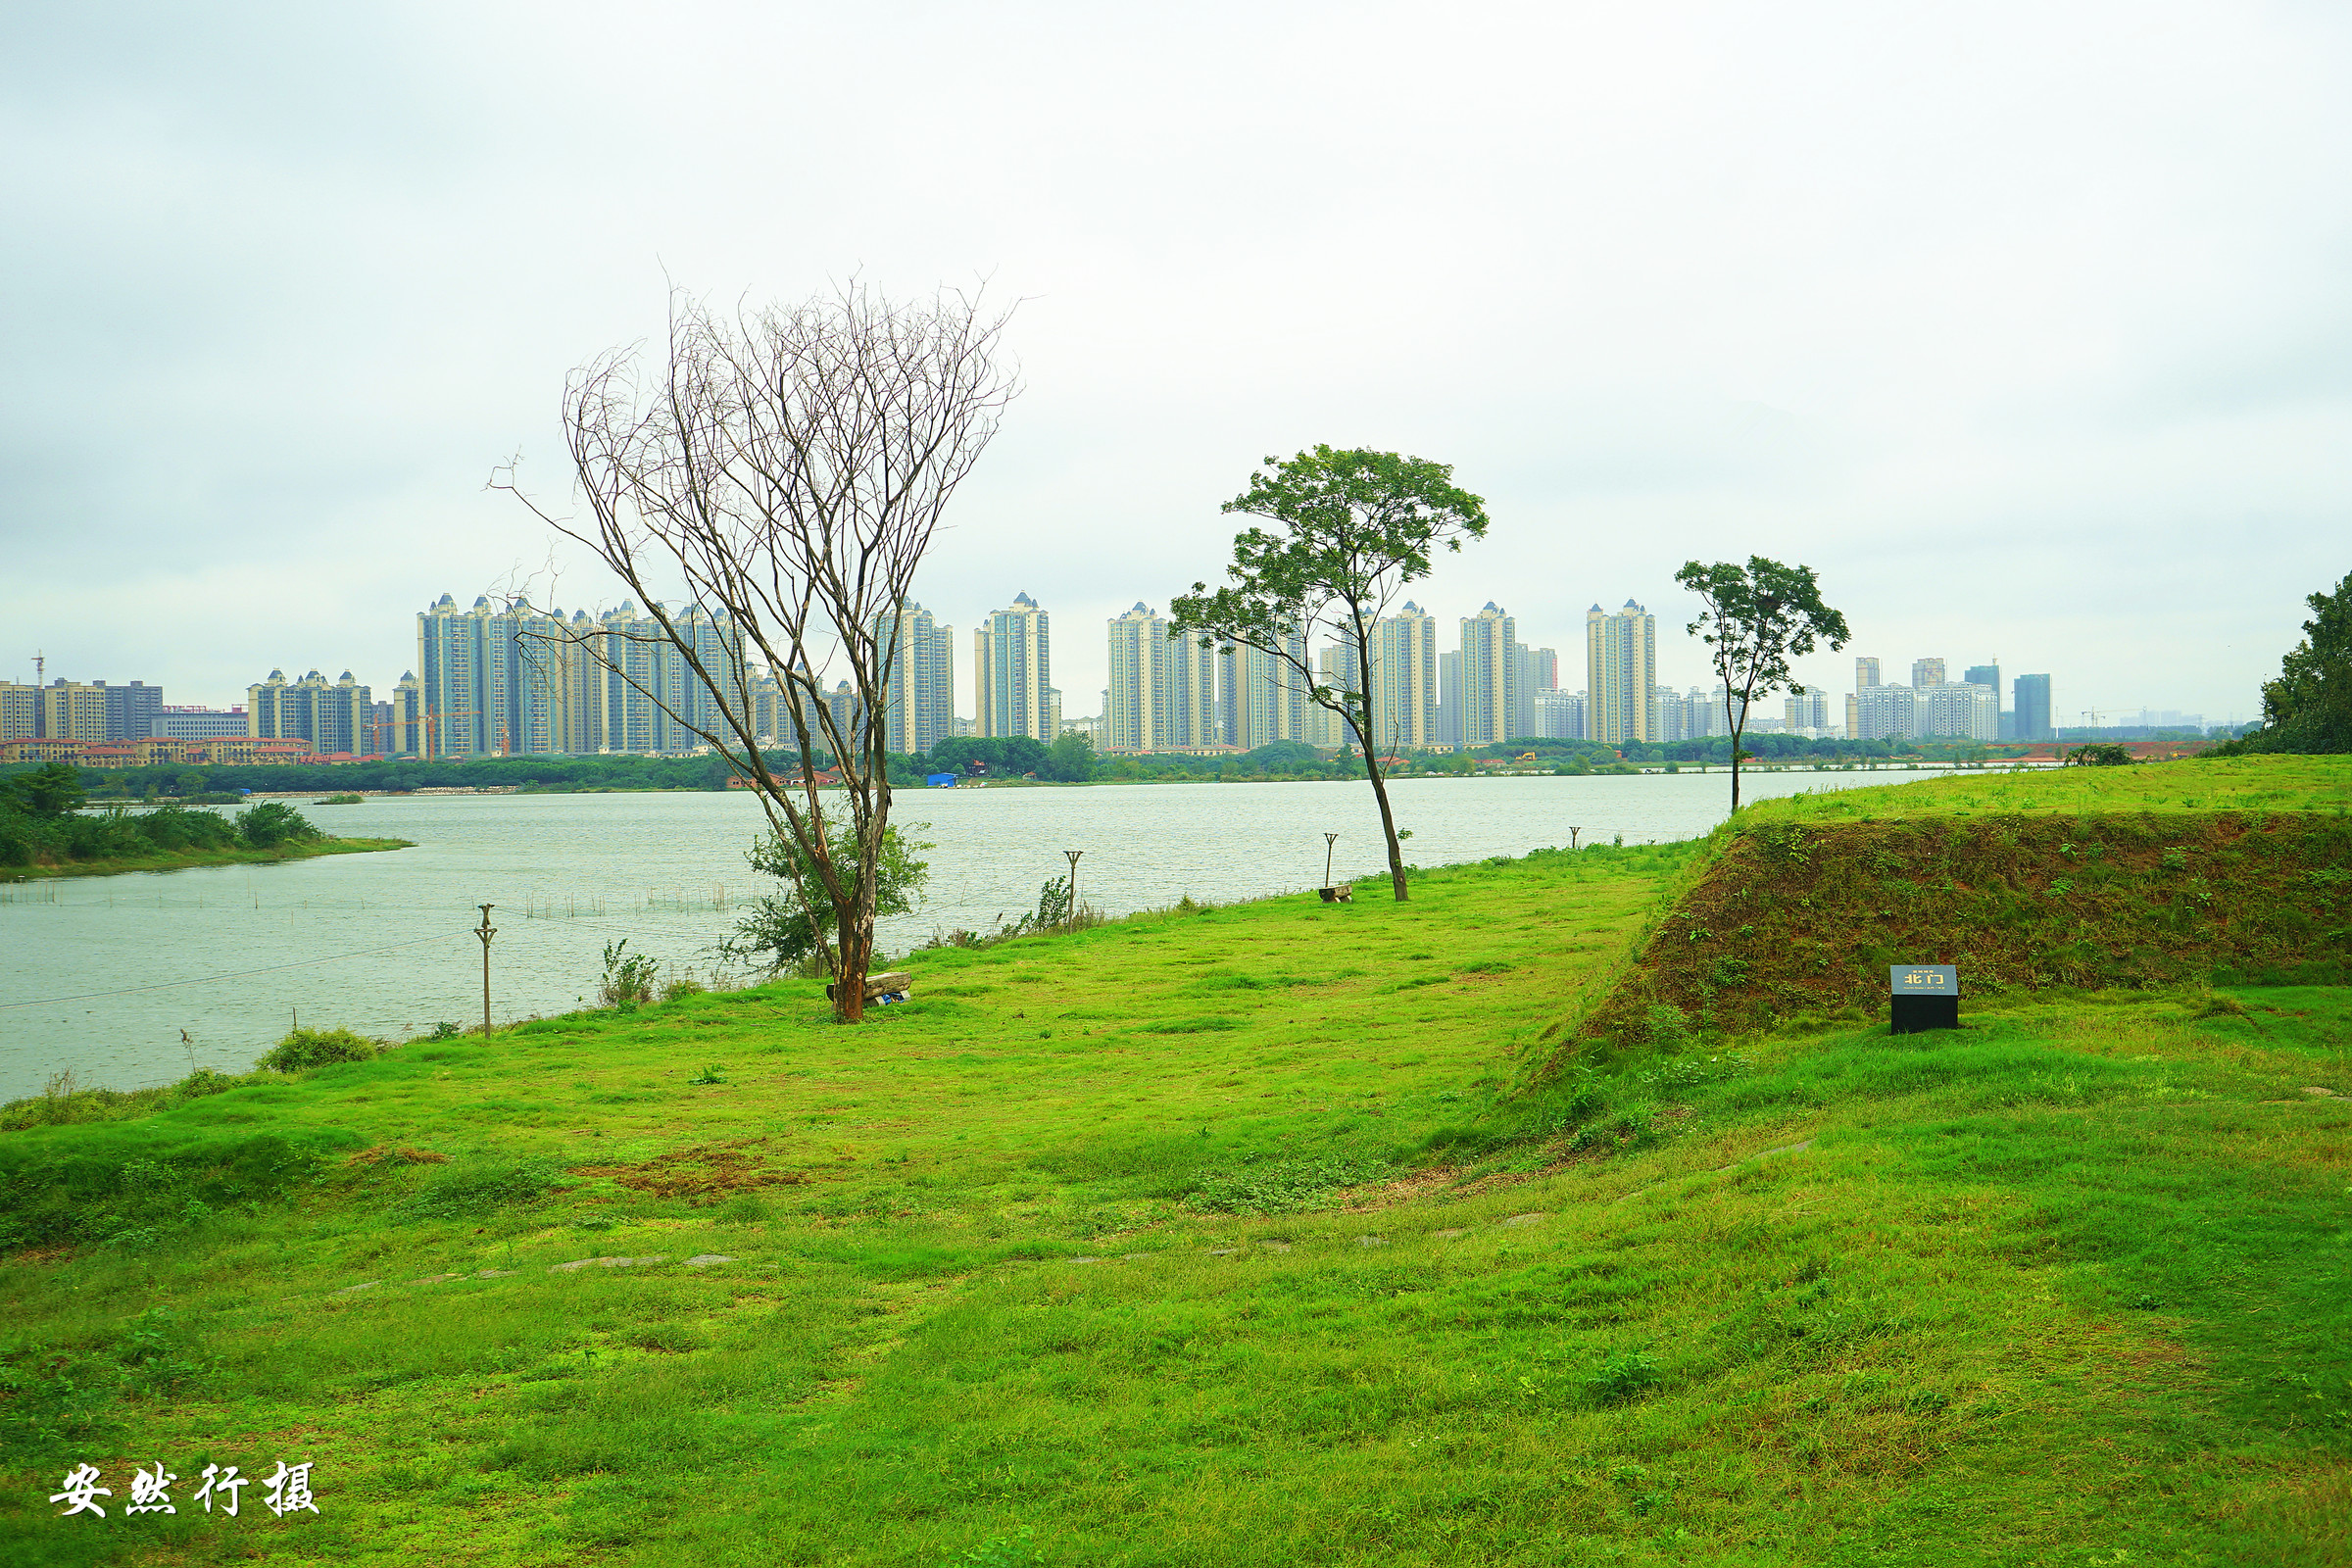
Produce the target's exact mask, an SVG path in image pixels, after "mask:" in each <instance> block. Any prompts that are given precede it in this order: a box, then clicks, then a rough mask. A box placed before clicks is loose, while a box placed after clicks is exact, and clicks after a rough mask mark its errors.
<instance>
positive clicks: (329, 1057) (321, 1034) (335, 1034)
mask: <svg viewBox="0 0 2352 1568" xmlns="http://www.w3.org/2000/svg"><path fill="white" fill-rule="evenodd" d="M383 1050H384V1047H383V1043H382V1042H381V1041H376V1040H370V1039H368V1037H367V1036H365V1035H355V1034H353V1033H352V1032H351V1031H350V1030H348V1029H297V1030H295V1031H294V1032H293V1033H292V1034H289V1035H287V1036H286V1038H285V1039H283V1040H280V1041H279V1042H278V1043H277V1044H276V1045H274V1046H272V1047H270V1050H268V1051H267V1052H265V1053H263V1054H262V1058H261V1059H260V1060H259V1061H257V1062H255V1063H254V1065H255V1066H256V1067H260V1068H263V1069H265V1070H267V1071H270V1072H304V1071H307V1070H308V1069H310V1068H313V1067H329V1066H333V1065H334V1064H335V1063H337V1062H344V1061H373V1060H374V1059H375V1058H376V1057H377V1056H379V1055H381V1054H383Z"/></svg>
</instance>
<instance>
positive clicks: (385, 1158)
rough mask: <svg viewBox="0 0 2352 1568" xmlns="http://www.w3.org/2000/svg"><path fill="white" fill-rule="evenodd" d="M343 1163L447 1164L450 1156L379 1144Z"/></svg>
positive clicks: (424, 1150) (425, 1150) (426, 1150)
mask: <svg viewBox="0 0 2352 1568" xmlns="http://www.w3.org/2000/svg"><path fill="white" fill-rule="evenodd" d="M343 1163H344V1164H346V1165H446V1164H448V1163H449V1156H448V1155H447V1154H442V1153H436V1152H434V1151H432V1150H430V1149H408V1148H397V1149H396V1148H393V1147H392V1146H390V1145H378V1146H377V1147H376V1148H374V1149H363V1150H361V1151H360V1152H357V1153H355V1154H353V1155H351V1156H350V1157H349V1158H347V1159H346V1160H344V1161H343Z"/></svg>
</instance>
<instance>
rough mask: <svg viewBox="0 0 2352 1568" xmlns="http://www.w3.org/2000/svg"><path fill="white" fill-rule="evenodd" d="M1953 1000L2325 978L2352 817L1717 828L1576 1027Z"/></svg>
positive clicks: (2205, 815)
mask: <svg viewBox="0 0 2352 1568" xmlns="http://www.w3.org/2000/svg"><path fill="white" fill-rule="evenodd" d="M1906 963H1950V964H1957V965H1959V968H1960V975H1961V983H1962V987H1963V990H1964V992H1965V994H1966V995H1967V996H1969V997H1971V998H1976V999H1983V998H1991V997H1998V996H2000V995H2002V994H2003V993H2006V992H2011V991H2032V990H2039V989H2047V988H2052V987H2071V988H2077V989H2085V990H2097V989H2102V988H2112V987H2148V986H2167V985H2184V984H2194V983H2211V982H2213V981H2215V980H2221V981H2224V982H2229V981H2233V980H2247V981H2259V982H2262V983H2271V984H2277V983H2286V982H2294V981H2327V982H2331V983H2334V982H2340V981H2342V980H2343V979H2345V978H2346V977H2347V974H2348V972H2352V820H2348V819H2346V818H2343V817H2336V816H2324V815H2317V814H2311V813H2300V812H2278V813H2273V814H2269V815H2249V814H2240V813H2234V812H2230V813H2220V812H2197V811H2176V812H2167V813H2155V812H2134V813H2131V814H2129V815H2112V816H2086V815H2071V814H2070V815H2065V816H2050V815H2044V816H2027V815H2017V816H2007V815H1982V814H1979V815H1972V816H1968V817H1958V816H1951V815H1946V816H1941V817H1924V816H1923V817H1900V818H1896V819H1894V820H1890V821H1863V822H1854V823H1851V824H1840V825H1824V826H1818V827H1816V826H1808V825H1805V824H1803V823H1801V822H1795V821H1788V820H1781V821H1774V820H1771V819H1769V818H1764V819H1760V820H1758V821H1755V822H1752V823H1744V824H1742V825H1741V827H1740V830H1738V831H1734V832H1730V833H1726V834H1725V835H1723V836H1722V838H1721V840H1720V841H1719V843H1718V844H1717V846H1716V848H1715V851H1714V853H1713V854H1712V855H1711V856H1710V857H1709V858H1708V859H1707V861H1706V863H1705V865H1704V868H1703V870H1702V871H1700V872H1699V873H1698V874H1697V876H1696V877H1695V878H1694V880H1693V881H1692V882H1691V886H1690V887H1689V888H1687V889H1686V890H1685V891H1684V893H1683V894H1682V896H1681V897H1680V898H1679V899H1677V900H1676V901H1675V903H1674V906H1673V907H1672V910H1671V912H1670V913H1668V914H1667V915H1665V917H1664V918H1662V919H1661V920H1660V921H1659V922H1658V923H1657V925H1656V926H1655V928H1654V929H1653V930H1652V931H1651V932H1650V933H1649V935H1648V936H1647V938H1646V940H1645V942H1644V943H1643V945H1642V949H1641V951H1640V953H1639V955H1638V956H1637V958H1636V961H1635V963H1634V965H1633V966H1632V968H1631V969H1630V971H1629V972H1628V973H1627V975H1626V976H1625V978H1624V979H1623V981H1622V982H1621V983H1620V984H1619V985H1618V986H1617V987H1616V988H1615V989H1614V990H1613V991H1612V992H1611V993H1610V995H1609V997H1608V1000H1607V1001H1606V1002H1605V1003H1603V1004H1602V1005H1601V1006H1600V1007H1598V1008H1597V1009H1596V1010H1595V1011H1594V1012H1593V1015H1592V1016H1591V1018H1590V1019H1589V1020H1588V1021H1587V1024H1586V1031H1587V1032H1589V1033H1595V1034H1612V1035H1617V1036H1619V1037H1631V1038H1635V1039H1647V1038H1649V1037H1650V1036H1651V1035H1653V1034H1656V1033H1658V1032H1659V1031H1661V1030H1663V1031H1665V1032H1667V1033H1669V1034H1671V1033H1674V1032H1677V1031H1679V1030H1682V1029H1685V1028H1691V1027H1696V1028H1698V1029H1700V1030H1702V1031H1704V1032H1709V1033H1714V1032H1739V1031H1744V1030H1752V1029H1756V1028H1761V1027H1767V1026H1770V1025H1772V1024H1774V1023H1776V1022H1780V1021H1783V1020H1787V1019H1790V1018H1801V1017H1806V1016H1814V1017H1848V1018H1861V1017H1865V1016H1884V1015H1885V1014H1886V1011H1887V967H1888V966H1889V965H1892V964H1906Z"/></svg>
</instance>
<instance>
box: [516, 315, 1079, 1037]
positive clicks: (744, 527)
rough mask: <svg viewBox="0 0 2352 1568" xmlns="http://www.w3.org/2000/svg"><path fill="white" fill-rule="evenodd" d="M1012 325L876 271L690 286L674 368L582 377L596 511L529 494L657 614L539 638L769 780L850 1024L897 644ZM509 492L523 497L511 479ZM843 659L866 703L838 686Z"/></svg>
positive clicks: (626, 354) (739, 769)
mask: <svg viewBox="0 0 2352 1568" xmlns="http://www.w3.org/2000/svg"><path fill="white" fill-rule="evenodd" d="M1005 319H1006V316H1005V314H998V315H994V316H990V315H984V314H983V313H982V312H981V311H980V309H979V307H978V305H977V304H976V303H975V302H974V301H973V300H970V299H967V298H964V297H962V296H958V295H953V294H944V293H943V294H941V295H940V296H938V297H937V298H935V299H932V300H928V301H922V302H918V303H916V304H913V305H900V304H894V303H892V302H890V301H888V300H885V299H883V298H881V297H880V296H878V295H876V294H874V293H873V292H872V291H870V290H868V289H866V288H864V287H862V286H859V285H851V286H848V287H845V288H842V289H839V290H837V291H835V292H834V293H832V294H829V295H821V296H819V297H817V298H815V299H812V300H809V301H808V302H806V303H804V304H800V305H795V306H789V307H781V308H776V309H771V310H767V311H762V312H759V313H757V314H752V313H739V314H737V315H734V316H721V315H718V314H715V313H713V312H711V311H710V310H708V309H706V308H705V307H704V306H702V305H701V304H700V303H698V302H695V301H692V300H689V299H687V298H686V297H684V296H683V295H679V296H675V297H673V301H672V309H671V316H670V332H669V342H668V345H667V354H666V357H665V358H664V360H663V361H662V363H660V364H658V365H656V366H655V367H653V368H652V369H651V370H650V371H648V370H647V369H645V368H642V367H641V365H640V363H639V359H638V356H637V355H636V353H635V352H633V351H629V350H615V351H613V352H612V353H609V354H606V355H604V356H602V357H600V358H598V359H596V360H595V361H593V362H591V363H590V364H589V365H587V366H585V367H583V368H580V369H578V370H575V371H573V372H572V374H571V376H570V377H569V379H568V380H567V381H566V383H565V386H564V435H565V440H566V443H567V445H568V447H569V449H570V458H571V464H572V469H573V472H574V475H575V477H576V480H577V486H578V494H579V496H580V498H581V501H582V503H583V505H584V507H585V510H586V514H587V515H586V516H585V517H583V518H579V519H576V520H575V519H573V518H569V517H558V516H555V515H550V514H549V513H548V512H546V511H544V510H542V509H541V508H540V507H538V506H537V505H535V504H533V503H531V502H530V501H529V500H528V498H522V499H523V500H524V504H525V505H526V506H529V507H530V509H531V511H532V512H533V513H534V514H535V515H538V516H539V517H540V518H541V520H543V521H544V522H546V523H547V524H548V525H549V526H550V527H551V528H553V529H555V530H556V531H557V532H558V533H561V534H563V535H564V537H566V538H569V539H571V540H574V541H576V542H577V543H579V544H582V545H584V546H586V547H587V548H588V549H589V550H590V551H592V552H593V553H594V554H595V555H596V556H597V558H598V559H599V560H601V561H602V562H603V563H604V564H606V565H607V566H609V567H611V568H612V570H613V574H614V575H615V576H616V577H618V578H619V579H620V581H621V582H622V583H623V584H624V585H625V586H626V587H627V588H628V589H629V590H630V592H631V593H632V594H633V595H634V596H635V598H636V601H637V603H639V604H640V605H643V606H644V607H645V609H646V616H645V619H644V620H643V621H641V622H638V623H637V627H636V629H633V630H629V631H626V632H612V631H600V630H589V631H586V632H584V633H574V632H571V631H569V630H568V629H567V628H566V627H565V626H564V623H562V622H559V621H555V620H553V619H552V617H551V618H547V619H543V620H540V621H538V622H537V623H536V624H537V626H538V628H539V629H538V630H536V631H534V632H533V633H531V635H534V636H539V637H542V638H544V639H546V640H549V641H557V642H564V643H568V644H570V645H571V646H573V647H575V648H578V649H580V650H582V651H583V652H584V653H585V655H586V657H588V658H589V659H591V660H593V661H595V662H596V663H598V664H599V665H601V666H602V667H603V669H604V670H605V671H606V672H607V673H608V674H609V675H611V676H612V677H613V678H616V679H618V680H619V681H621V682H623V683H625V684H626V685H627V686H628V687H629V688H630V689H631V690H633V691H635V692H636V693H637V694H638V695H639V696H640V697H642V698H644V699H645V700H646V701H648V702H651V703H653V704H655V705H656V706H658V707H659V708H660V709H661V710H662V711H663V712H664V713H665V714H667V715H668V717H669V718H670V719H671V720H672V721H674V722H675V723H677V724H679V725H681V726H683V727H684V728H686V729H687V730H689V731H691V732H692V733H693V734H694V735H695V736H696V737H697V738H698V739H699V740H700V741H702V742H703V743H704V744H706V745H708V746H710V747H711V751H712V753H713V754H714V755H715V757H717V758H718V759H719V760H721V762H722V763H723V765H724V766H725V768H726V769H727V770H729V771H730V772H732V773H733V774H734V776H735V777H737V778H739V779H741V780H742V781H743V782H744V783H745V784H746V785H748V786H749V787H750V789H751V791H752V792H753V794H754V795H755V796H756V797H757V798H758V800H759V802H760V808H761V809H762V810H763V811H764V812H765V813H766V816H767V821H768V827H769V829H770V830H771V831H772V832H773V833H775V834H776V835H777V836H778V837H779V838H782V839H786V840H789V841H790V842H791V843H792V844H793V845H794V846H795V853H793V854H789V855H786V856H784V857H782V858H780V859H779V860H778V861H776V863H778V864H781V865H784V866H786V867H787V869H788V870H789V871H791V872H793V873H794V874H798V875H805V876H808V877H811V878H813V882H814V885H813V888H806V887H805V888H801V889H798V890H797V894H798V895H799V896H801V897H802V899H803V902H804V903H805V904H807V905H809V907H821V908H822V909H824V910H825V911H827V912H828V913H829V914H830V916H831V918H832V920H833V931H832V933H831V937H832V944H833V953H832V956H831V960H830V967H831V968H832V970H833V972H834V974H835V975H836V977H837V983H836V984H835V986H834V992H833V995H834V1004H833V1005H834V1015H835V1016H836V1017H837V1018H839V1019H841V1020H842V1021H844V1022H856V1021H857V1020H858V1019H859V1018H862V1017H863V1016H864V1015H865V976H866V972H867V970H868V968H869V967H870V965H871V962H872V959H873V945H874V920H875V917H876V913H877V906H876V900H877V895H878V883H877V878H878V876H879V875H880V871H881V867H882V865H883V863H884V861H885V860H886V858H887V852H886V848H885V834H886V832H887V830H888V827H889V822H890V794H891V785H890V769H889V757H888V752H887V731H886V728H885V716H886V715H887V714H888V713H889V712H890V710H891V700H892V697H891V691H890V671H891V664H892V659H891V655H892V653H893V651H894V650H893V646H892V645H893V642H894V641H895V638H896V636H897V631H896V628H897V626H898V624H899V620H900V616H901V613H902V612H903V610H904V607H905V606H906V604H907V597H908V595H909V594H910V592H911V591H912V589H913V585H914V572H915V568H916V566H917V565H918V564H920V563H921V561H922V559H923V555H924V553H925V552H926V551H927V550H928V549H929V548H930V544H931V538H932V535H933V533H934V532H935V531H936V530H937V528H938V526H939V521H940V516H941V514H942V513H943V512H944V511H945V510H946V508H947V505H948V501H949V499H950V498H951V497H952V496H953V495H954V494H955V492H956V486H957V485H959V484H960V483H961V482H962V481H963V478H964V476H965V475H966V474H968V473H969V472H970V471H971V469H972V466H973V465H974V464H976V463H977V462H978V461H979V459H980V454H981V452H982V451H983V450H984V449H985V448H986V447H987V445H988V443H989V440H990V438H991V437H992V436H994V435H995V433H996V429H997V423H998V420H999V418H1000V417H1001V416H1002V414H1003V411H1004V408H1005V404H1006V403H1007V402H1009V401H1010V400H1011V398H1012V397H1013V396H1014V394H1015V392H1016V391H1017V390H1018V388H1017V386H1016V385H1015V382H1014V380H1013V378H1012V376H1011V375H1010V374H1009V373H1008V372H1007V371H1005V369H1004V368H1001V367H1000V366H999V365H998V363H997V357H998V353H999V344H1000V339H1001V337H1002V335H1003V331H1004V327H1005ZM492 483H493V484H494V485H495V486H498V487H500V488H505V489H509V490H513V489H514V488H515V487H514V482H513V479H512V477H511V476H510V475H502V476H495V477H494V478H493V480H492ZM516 493H517V495H518V496H519V492H516ZM677 587H682V588H684V590H685V592H686V596H687V601H688V603H687V607H686V609H685V610H684V611H683V612H676V613H673V612H672V611H671V610H669V609H667V608H665V607H664V605H663V604H662V598H663V595H664V594H665V593H667V592H670V591H673V590H674V588H677ZM713 628H722V629H721V630H719V631H717V632H716V633H715V634H714V630H713ZM642 642H655V643H659V644H661V645H662V648H663V650H664V651H665V652H666V653H667V654H669V655H670V656H671V657H672V658H673V659H674V660H675V661H676V662H677V664H678V665H679V666H680V667H681V668H682V669H683V670H685V671H686V679H687V682H688V684H689V686H690V687H691V690H690V691H688V692H687V693H686V695H685V696H683V697H681V696H680V695H678V694H677V693H675V692H672V691H669V690H665V689H658V688H660V687H661V685H662V683H661V682H652V683H649V682H648V681H647V680H646V678H645V676H644V668H645V664H644V662H643V660H642V658H641V657H636V656H634V655H633V652H632V648H631V645H632V644H633V643H642ZM637 652H638V653H639V654H641V652H642V651H641V650H640V651H637ZM747 660H749V661H755V662H762V663H764V664H765V665H766V666H767V668H768V670H769V671H770V672H771V673H772V674H773V676H774V678H775V679H776V680H777V681H778V682H779V683H780V684H781V685H782V687H783V689H784V690H783V696H784V701H783V702H781V703H780V704H779V705H778V706H779V707H780V708H781V709H782V711H783V715H782V716H783V719H784V723H785V726H786V727H788V728H789V729H790V731H791V737H790V738H791V739H792V740H793V741H795V742H797V743H798V744H797V745H793V746H791V747H790V748H789V749H788V750H786V751H785V752H783V753H781V754H779V755H780V756H782V757H783V758H786V759H789V760H788V761H785V762H783V763H781V764H780V765H773V766H771V764H770V754H769V753H768V752H767V751H765V750H763V749H762V747H761V744H760V735H759V731H758V724H757V722H756V716H755V714H754V712H753V711H752V710H753V705H752V703H751V702H750V700H749V696H748V694H749V690H750V674H749V670H748V668H747V667H746V662H747ZM843 672H846V675H847V678H848V682H849V685H850V700H849V701H846V702H842V701H827V699H828V697H831V696H833V695H834V694H833V693H832V692H831V691H829V690H828V688H827V686H826V684H825V683H826V681H827V679H828V678H829V677H832V676H834V675H836V674H839V673H843ZM1041 750H1042V748H1041ZM820 754H825V755H830V757H831V758H832V761H833V766H834V767H835V768H836V769H838V770H839V773H840V786H841V793H840V794H839V796H837V797H835V799H834V802H833V803H832V804H828V803H827V802H825V801H824V800H823V799H821V798H820V797H819V795H818V793H817V777H816V773H817V762H816V758H817V757H818V756H819V755H820ZM845 811H846V814H847V816H848V821H847V823H846V824H845V823H838V822H837V821H836V820H835V813H838V812H845ZM844 827H846V829H847V830H848V842H851V843H854V844H855V846H856V853H855V854H854V855H851V856H848V857H845V856H843V855H842V854H841V853H839V851H838V849H837V846H839V845H840V844H842V843H843V842H844V839H843V837H842V836H841V833H840V832H839V831H837V829H839V828H844ZM820 896H821V897H820Z"/></svg>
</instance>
